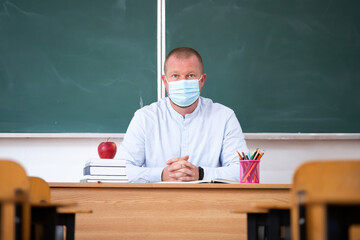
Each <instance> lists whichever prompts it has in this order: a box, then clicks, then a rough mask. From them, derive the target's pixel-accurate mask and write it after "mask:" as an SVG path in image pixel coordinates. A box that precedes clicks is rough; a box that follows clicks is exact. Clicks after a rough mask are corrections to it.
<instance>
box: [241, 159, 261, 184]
mask: <svg viewBox="0 0 360 240" xmlns="http://www.w3.org/2000/svg"><path fill="white" fill-rule="evenodd" d="M259 182H260V160H240V183H259Z"/></svg>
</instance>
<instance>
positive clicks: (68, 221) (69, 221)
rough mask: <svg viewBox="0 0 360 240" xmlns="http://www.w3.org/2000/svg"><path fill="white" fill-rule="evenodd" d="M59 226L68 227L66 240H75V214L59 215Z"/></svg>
mask: <svg viewBox="0 0 360 240" xmlns="http://www.w3.org/2000/svg"><path fill="white" fill-rule="evenodd" d="M57 224H58V225H65V226H66V240H74V239H75V214H74V213H59V214H58V223H57Z"/></svg>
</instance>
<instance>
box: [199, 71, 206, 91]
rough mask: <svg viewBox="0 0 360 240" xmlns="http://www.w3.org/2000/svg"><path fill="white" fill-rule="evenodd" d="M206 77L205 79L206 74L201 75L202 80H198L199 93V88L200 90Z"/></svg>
mask: <svg viewBox="0 0 360 240" xmlns="http://www.w3.org/2000/svg"><path fill="white" fill-rule="evenodd" d="M206 77H207V75H206V73H203V75H202V78H201V80H200V82H199V85H200V86H199V88H200V91H201V88H202V87H203V86H204V84H205V80H206Z"/></svg>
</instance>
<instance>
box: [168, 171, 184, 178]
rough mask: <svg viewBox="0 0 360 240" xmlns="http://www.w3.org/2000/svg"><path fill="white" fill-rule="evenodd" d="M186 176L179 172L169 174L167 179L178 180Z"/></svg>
mask: <svg viewBox="0 0 360 240" xmlns="http://www.w3.org/2000/svg"><path fill="white" fill-rule="evenodd" d="M187 176H189V175H188V174H187V173H183V172H180V171H177V172H171V173H170V174H169V177H170V178H176V179H178V178H180V177H187Z"/></svg>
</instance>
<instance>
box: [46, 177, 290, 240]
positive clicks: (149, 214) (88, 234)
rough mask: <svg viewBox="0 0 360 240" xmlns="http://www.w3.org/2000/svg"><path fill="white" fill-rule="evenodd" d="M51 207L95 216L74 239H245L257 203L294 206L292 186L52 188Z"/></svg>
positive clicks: (84, 220) (81, 222)
mask: <svg viewBox="0 0 360 240" xmlns="http://www.w3.org/2000/svg"><path fill="white" fill-rule="evenodd" d="M49 185H50V189H51V199H52V200H53V201H75V202H77V203H78V205H77V207H78V208H79V209H92V210H93V213H92V214H85V215H79V216H77V219H76V231H75V234H76V239H77V240H81V239H87V240H91V239H94V240H95V239H96V240H97V239H108V240H111V239H181V240H183V239H246V238H247V235H246V227H247V226H246V214H233V210H234V209H237V208H239V207H246V206H248V207H251V204H252V203H253V202H254V200H256V201H257V202H259V201H263V202H267V203H269V202H270V203H271V202H273V203H282V202H289V201H290V187H291V185H289V184H189V183H145V184H144V183H49Z"/></svg>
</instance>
